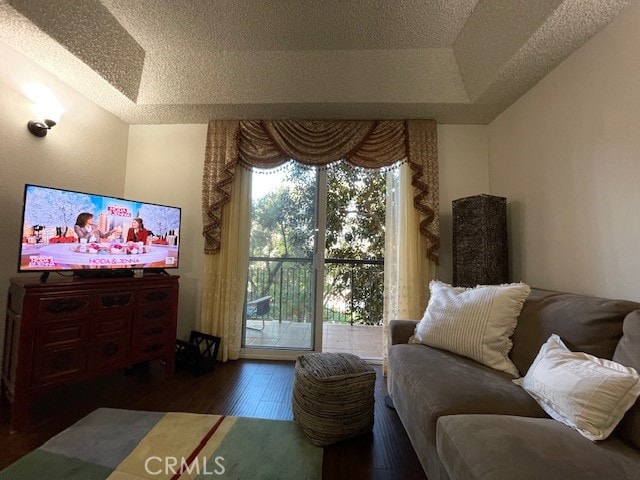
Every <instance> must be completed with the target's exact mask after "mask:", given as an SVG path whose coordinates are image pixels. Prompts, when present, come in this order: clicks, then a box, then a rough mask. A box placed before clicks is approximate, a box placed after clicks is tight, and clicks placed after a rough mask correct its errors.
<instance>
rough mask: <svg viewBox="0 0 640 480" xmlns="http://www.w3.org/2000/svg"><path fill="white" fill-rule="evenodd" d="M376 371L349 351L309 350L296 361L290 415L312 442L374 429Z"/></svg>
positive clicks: (320, 442) (323, 441) (332, 440)
mask: <svg viewBox="0 0 640 480" xmlns="http://www.w3.org/2000/svg"><path fill="white" fill-rule="evenodd" d="M375 381H376V372H375V370H374V369H373V368H372V367H371V365H369V364H368V363H366V362H365V361H364V360H362V359H361V358H360V357H357V356H355V355H352V354H350V353H309V354H305V355H300V356H299V357H298V360H297V361H296V368H295V380H294V385H293V417H294V419H295V421H296V423H297V424H298V425H300V427H301V428H302V431H303V432H304V433H305V434H306V435H307V436H308V437H309V439H310V440H311V442H312V443H314V444H315V445H320V446H324V445H329V444H331V443H335V442H339V441H341V440H346V439H347V438H351V437H355V436H357V435H361V434H363V433H367V432H370V431H371V430H372V428H373V388H374V384H375Z"/></svg>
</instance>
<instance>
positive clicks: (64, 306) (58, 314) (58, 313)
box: [38, 295, 90, 319]
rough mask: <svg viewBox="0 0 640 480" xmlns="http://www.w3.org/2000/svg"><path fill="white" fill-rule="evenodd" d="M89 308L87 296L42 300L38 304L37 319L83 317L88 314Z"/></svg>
mask: <svg viewBox="0 0 640 480" xmlns="http://www.w3.org/2000/svg"><path fill="white" fill-rule="evenodd" d="M89 308H90V297H89V295H77V296H69V297H60V298H42V299H40V300H39V302H38V318H40V319H50V318H63V317H69V316H72V315H84V314H86V313H88V312H89Z"/></svg>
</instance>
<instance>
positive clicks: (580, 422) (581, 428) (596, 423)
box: [514, 334, 640, 440]
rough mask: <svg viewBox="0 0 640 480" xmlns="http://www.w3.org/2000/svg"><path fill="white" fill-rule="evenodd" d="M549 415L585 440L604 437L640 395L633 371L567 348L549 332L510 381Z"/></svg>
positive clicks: (639, 379) (639, 378) (637, 380)
mask: <svg viewBox="0 0 640 480" xmlns="http://www.w3.org/2000/svg"><path fill="white" fill-rule="evenodd" d="M514 383H517V384H518V385H521V386H522V387H523V388H524V389H525V390H526V391H527V392H529V394H530V395H531V396H532V397H533V398H534V399H535V400H536V401H537V402H538V403H539V404H540V406H541V407H542V408H543V409H544V411H545V412H547V413H548V414H549V415H550V416H551V418H554V419H555V420H558V421H560V422H562V423H564V424H565V425H568V426H570V427H573V428H575V429H576V430H577V431H578V432H580V433H581V434H582V435H583V436H585V437H587V438H588V439H589V440H604V439H605V438H607V437H608V436H609V435H610V434H611V432H612V431H613V429H614V428H615V427H616V425H617V424H618V423H619V422H620V420H622V417H623V416H624V414H625V412H626V411H627V410H628V409H629V408H631V406H632V405H633V404H634V403H635V401H636V399H637V398H638V396H639V395H640V375H638V372H637V371H636V370H635V369H633V368H629V367H625V366H624V365H620V364H619V363H616V362H613V361H611V360H604V359H602V358H598V357H594V356H593V355H589V354H587V353H582V352H572V351H571V350H569V349H568V348H567V347H566V346H565V344H564V343H563V342H562V340H560V337H558V336H557V335H555V334H554V335H551V336H550V337H549V339H548V340H547V342H546V343H545V344H544V345H542V348H540V351H539V352H538V356H537V357H536V359H535V360H534V361H533V363H532V364H531V367H529V371H528V372H527V374H526V375H525V376H524V377H523V378H518V379H516V380H514Z"/></svg>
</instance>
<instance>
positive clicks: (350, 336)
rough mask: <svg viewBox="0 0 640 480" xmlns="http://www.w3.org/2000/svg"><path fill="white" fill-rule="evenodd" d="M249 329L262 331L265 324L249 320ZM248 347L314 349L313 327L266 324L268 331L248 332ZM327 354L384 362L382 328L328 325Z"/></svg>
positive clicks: (325, 330)
mask: <svg viewBox="0 0 640 480" xmlns="http://www.w3.org/2000/svg"><path fill="white" fill-rule="evenodd" d="M247 325H248V326H249V327H255V328H261V327H262V321H261V320H249V321H248V322H247ZM245 344H246V347H248V348H252V347H258V348H259V347H270V348H300V349H303V348H310V345H311V324H310V323H298V322H288V321H283V322H278V321H276V320H265V325H264V330H262V331H256V330H246V333H245ZM322 351H323V352H346V353H353V354H355V355H358V356H359V357H361V358H363V359H365V360H370V361H374V362H376V361H381V360H382V327H381V326H375V325H349V324H341V323H325V324H324V326H323V330H322Z"/></svg>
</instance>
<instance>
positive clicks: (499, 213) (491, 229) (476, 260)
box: [452, 194, 509, 287]
mask: <svg viewBox="0 0 640 480" xmlns="http://www.w3.org/2000/svg"><path fill="white" fill-rule="evenodd" d="M452 203H453V284H454V285H455V286H459V287H475V286H476V285H496V284H501V283H508V282H509V252H508V245H507V199H506V198H504V197H495V196H493V195H484V194H482V195H474V196H473V197H465V198H459V199H458V200H454V201H453V202H452Z"/></svg>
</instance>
